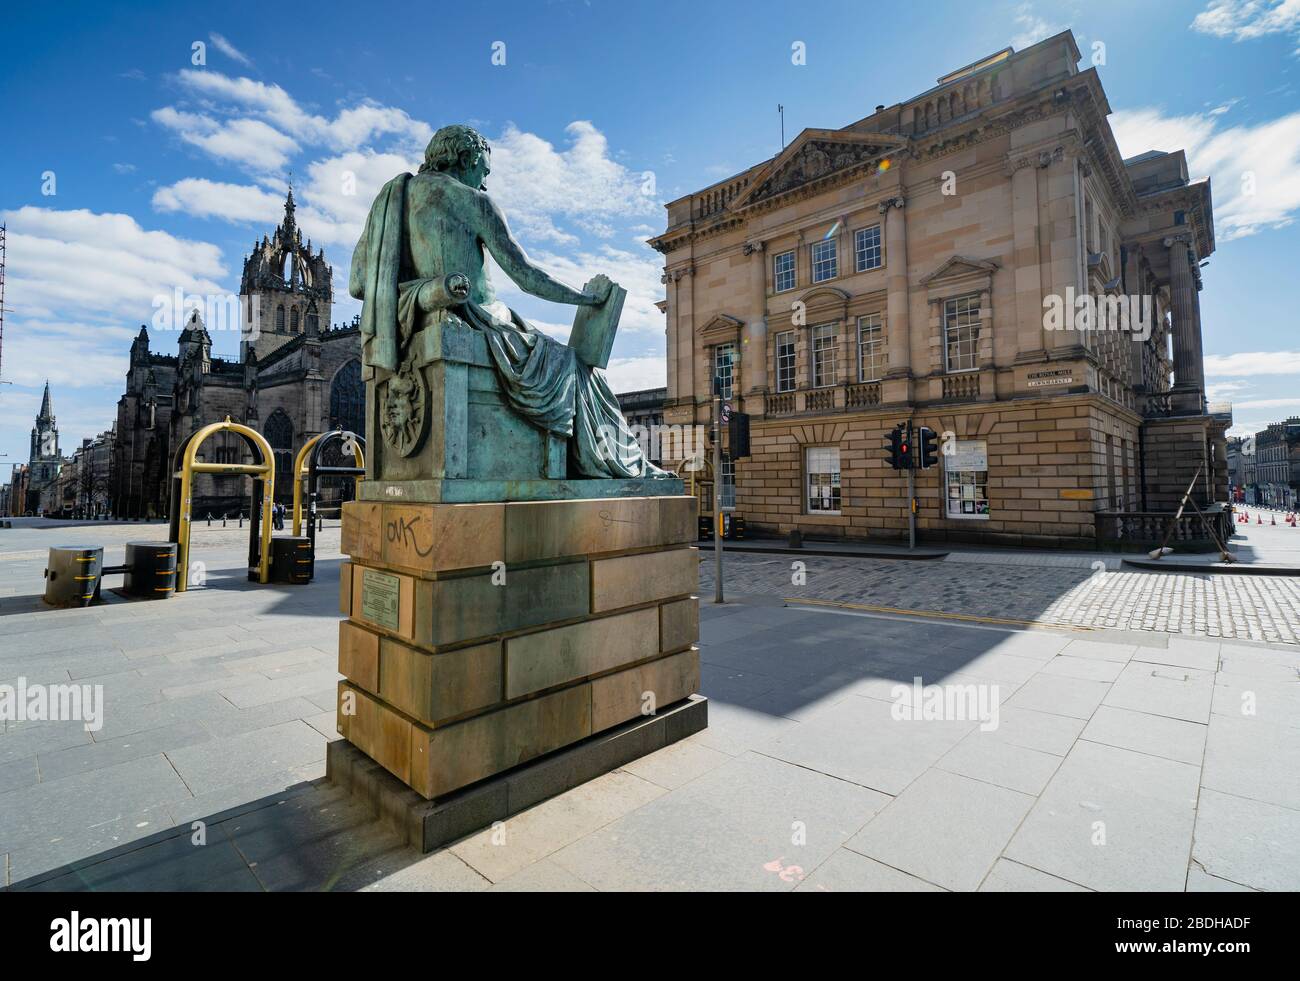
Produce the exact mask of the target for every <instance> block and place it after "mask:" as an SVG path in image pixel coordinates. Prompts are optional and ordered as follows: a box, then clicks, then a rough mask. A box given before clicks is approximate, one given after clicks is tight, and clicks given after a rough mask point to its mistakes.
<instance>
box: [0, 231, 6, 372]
mask: <svg viewBox="0 0 1300 981" xmlns="http://www.w3.org/2000/svg"><path fill="white" fill-rule="evenodd" d="M4 366H5V226H4V225H3V224H0V379H2V378H4V376H5V372H4Z"/></svg>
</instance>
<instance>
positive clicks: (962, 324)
mask: <svg viewBox="0 0 1300 981" xmlns="http://www.w3.org/2000/svg"><path fill="white" fill-rule="evenodd" d="M943 334H944V352H945V356H946V360H947V365H946V368H947V370H948V371H973V370H974V369H975V354H976V349H977V348H978V345H979V337H980V299H979V297H978V296H959V297H957V298H956V299H955V300H947V301H946V302H945V303H944V305H943Z"/></svg>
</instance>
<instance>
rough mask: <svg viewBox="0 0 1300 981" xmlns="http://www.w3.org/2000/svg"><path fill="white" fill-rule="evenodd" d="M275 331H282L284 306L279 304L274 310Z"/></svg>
mask: <svg viewBox="0 0 1300 981" xmlns="http://www.w3.org/2000/svg"><path fill="white" fill-rule="evenodd" d="M275 329H276V330H279V331H283V330H284V304H283V303H281V304H280V305H279V306H278V307H276V308H275Z"/></svg>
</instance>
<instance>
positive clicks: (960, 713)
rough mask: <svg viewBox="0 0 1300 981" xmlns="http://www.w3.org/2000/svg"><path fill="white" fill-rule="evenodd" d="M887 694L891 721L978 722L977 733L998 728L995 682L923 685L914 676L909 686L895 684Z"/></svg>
mask: <svg viewBox="0 0 1300 981" xmlns="http://www.w3.org/2000/svg"><path fill="white" fill-rule="evenodd" d="M889 694H890V696H891V697H892V698H893V700H894V704H893V706H892V707H891V708H890V710H889V714H890V715H891V716H892V717H893V719H894V721H895V722H978V723H979V724H980V732H991V731H993V730H994V729H996V728H997V727H998V718H999V713H998V702H999V689H998V686H997V685H983V684H980V685H927V684H924V683H923V679H921V678H919V677H917V678H913V679H912V684H911V685H895V686H894V687H893V688H891V689H890V690H889Z"/></svg>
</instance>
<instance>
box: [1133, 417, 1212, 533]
mask: <svg viewBox="0 0 1300 981" xmlns="http://www.w3.org/2000/svg"><path fill="white" fill-rule="evenodd" d="M1227 425H1228V423H1227V421H1226V420H1224V419H1223V418H1220V417H1218V416H1209V415H1188V416H1170V417H1168V418H1163V419H1148V420H1146V421H1145V422H1143V423H1142V430H1141V438H1142V460H1143V480H1144V488H1143V490H1144V495H1145V499H1146V507H1145V510H1147V511H1168V512H1170V513H1173V512H1174V511H1176V510H1177V509H1178V505H1179V503H1180V502H1181V501H1182V497H1183V494H1184V493H1185V492H1186V491H1187V487H1188V485H1189V484H1191V482H1192V478H1193V477H1195V476H1196V473H1197V470H1198V468H1199V469H1200V477H1199V479H1198V480H1197V482H1196V485H1195V486H1194V487H1193V488H1192V499H1193V500H1194V501H1195V502H1196V503H1197V505H1198V506H1199V507H1201V508H1205V507H1207V506H1209V505H1211V504H1214V503H1217V502H1224V501H1226V500H1227V499H1228V487H1227V463H1226V460H1225V459H1223V451H1222V449H1221V447H1222V445H1223V444H1224V443H1225V442H1226V436H1225V431H1226V429H1227Z"/></svg>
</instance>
